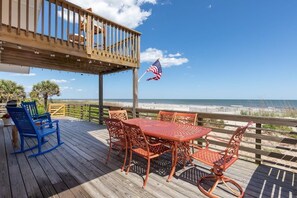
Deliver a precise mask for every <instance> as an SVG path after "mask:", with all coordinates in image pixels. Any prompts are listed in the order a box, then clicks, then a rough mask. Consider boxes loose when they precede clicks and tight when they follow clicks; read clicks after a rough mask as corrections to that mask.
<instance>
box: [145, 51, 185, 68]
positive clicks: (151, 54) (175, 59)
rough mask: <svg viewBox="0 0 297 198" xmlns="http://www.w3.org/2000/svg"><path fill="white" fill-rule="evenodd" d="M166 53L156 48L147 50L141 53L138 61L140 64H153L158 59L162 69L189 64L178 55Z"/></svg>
mask: <svg viewBox="0 0 297 198" xmlns="http://www.w3.org/2000/svg"><path fill="white" fill-rule="evenodd" d="M166 53H167V52H166V51H162V50H159V49H156V48H148V49H146V50H145V51H144V52H141V54H140V60H141V62H154V61H156V60H157V59H158V58H159V59H160V62H161V65H162V66H163V67H172V66H178V65H182V64H184V63H187V62H189V60H188V59H187V58H183V57H181V54H180V53H175V54H168V55H167V54H166Z"/></svg>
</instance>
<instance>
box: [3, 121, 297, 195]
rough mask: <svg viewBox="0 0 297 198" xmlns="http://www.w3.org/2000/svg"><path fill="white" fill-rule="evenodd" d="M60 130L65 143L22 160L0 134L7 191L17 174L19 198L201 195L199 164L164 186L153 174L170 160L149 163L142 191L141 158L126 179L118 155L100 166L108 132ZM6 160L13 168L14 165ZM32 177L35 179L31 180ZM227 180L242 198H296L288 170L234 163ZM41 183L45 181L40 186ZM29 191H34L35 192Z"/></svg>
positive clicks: (82, 125)
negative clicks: (239, 188) (238, 186)
mask: <svg viewBox="0 0 297 198" xmlns="http://www.w3.org/2000/svg"><path fill="white" fill-rule="evenodd" d="M60 126H61V138H62V140H63V141H64V142H65V144H63V145H62V146H61V147H59V148H58V149H55V150H53V151H52V152H50V153H47V154H45V155H42V156H38V157H37V158H27V155H29V154H31V153H32V152H26V153H25V154H18V155H10V154H9V153H8V152H12V151H13V149H12V145H11V142H10V140H11V134H10V131H8V130H7V131H5V133H4V135H6V136H7V137H4V141H3V139H1V134H0V149H1V148H3V147H4V148H5V149H4V154H5V153H6V155H5V157H6V162H5V163H6V164H12V166H7V168H5V167H4V168H3V164H1V162H0V171H1V167H2V169H8V170H7V171H6V174H7V175H6V177H7V179H6V180H5V181H4V182H6V186H7V185H8V186H9V188H10V183H9V181H10V178H9V175H10V176H11V172H15V170H18V172H19V174H18V175H19V176H18V179H20V181H18V182H21V183H23V191H24V195H23V196H25V197H26V196H30V197H42V196H45V197H47V196H50V195H52V196H57V197H88V198H89V197H104V196H105V197H143V198H151V197H162V198H163V197H165V198H166V197H202V196H203V195H202V194H201V192H200V191H199V189H198V188H197V186H196V182H197V180H198V179H199V177H201V176H202V175H204V174H208V173H209V171H208V170H209V168H210V167H207V166H205V165H203V164H202V163H199V162H195V164H196V166H195V167H193V166H189V167H186V168H185V169H178V171H177V173H176V175H175V177H174V179H173V180H172V181H171V182H169V183H168V182H166V178H167V176H168V175H167V174H166V170H165V172H164V173H160V172H157V171H156V170H158V169H159V166H161V164H165V166H170V161H171V160H170V159H171V156H170V155H165V156H163V157H161V158H160V159H159V160H157V159H156V160H154V162H153V164H155V165H152V169H151V172H150V175H149V182H148V185H147V187H146V188H145V189H142V188H141V186H142V182H143V171H144V170H145V168H146V163H145V161H143V160H141V158H139V157H137V156H133V159H135V160H134V161H136V162H138V163H137V164H136V165H135V166H133V167H132V172H130V173H129V174H128V175H125V174H124V173H123V172H121V171H120V167H121V165H122V161H123V156H122V154H121V155H116V153H114V152H113V154H112V155H111V158H110V161H109V163H108V164H105V159H106V154H107V148H108V147H107V143H106V139H107V138H108V133H107V131H106V129H105V127H104V126H98V125H97V124H94V123H89V122H84V121H81V120H75V119H71V121H70V120H64V119H61V120H60ZM0 132H1V129H0ZM48 139H49V142H48V143H46V144H45V145H44V147H45V149H46V148H49V147H51V146H52V145H54V144H56V137H55V136H54V135H51V136H50V137H48ZM26 144H28V145H33V144H35V140H30V139H27V140H26ZM9 148H10V149H11V151H8V149H9ZM2 154H3V150H0V157H1V155H2ZM11 158H12V159H11ZM13 158H14V160H13ZM1 159H2V158H1ZM11 161H14V162H15V163H14V164H13V163H11ZM166 161H168V162H169V164H167V162H166ZM9 162H10V163H9ZM4 166H5V164H4ZM162 166H163V165H162ZM162 171H163V170H162ZM8 173H9V174H8ZM37 173H38V174H39V176H37V175H36V174H37ZM15 175H17V174H15ZM226 175H227V176H229V177H231V178H233V179H235V180H236V181H237V182H238V183H240V184H241V185H242V187H243V188H244V189H245V191H246V192H245V195H246V196H245V197H271V196H272V197H296V196H297V188H296V186H297V181H296V174H295V173H292V172H290V171H286V170H282V169H279V168H274V167H270V166H265V165H260V166H258V165H256V164H254V163H249V162H246V161H243V160H238V161H237V162H236V163H235V164H234V165H233V166H232V167H230V168H229V169H228V170H227V171H226ZM41 178H43V180H44V181H41ZM16 179H17V178H14V180H15V181H14V182H13V184H15V183H16V182H17V181H16ZM1 182H2V180H1V181H0V183H1ZM28 184H32V185H33V186H34V187H30V186H29V185H28ZM44 185H45V186H46V185H47V187H46V189H43V188H44ZM48 186H51V187H48ZM219 186H221V185H219ZM36 188H38V189H36ZM49 188H51V190H50V189H49ZM0 189H1V186H0ZM11 189H12V193H13V194H14V195H16V194H18V195H20V193H18V192H17V190H19V189H16V188H11ZM14 191H15V192H14ZM34 191H37V192H35V193H34ZM53 191H54V193H53ZM38 192H39V194H38ZM0 193H1V190H0ZM9 193H10V190H9ZM217 194H219V195H220V196H222V197H230V195H229V194H228V193H226V192H225V191H224V190H222V188H221V187H219V188H218V191H217ZM0 195H1V194H0ZM0 197H1V196H0ZM8 197H9V196H8ZM21 197H22V196H21Z"/></svg>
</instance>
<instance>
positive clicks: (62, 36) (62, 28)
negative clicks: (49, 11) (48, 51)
mask: <svg viewBox="0 0 297 198" xmlns="http://www.w3.org/2000/svg"><path fill="white" fill-rule="evenodd" d="M61 9H62V18H61V40H60V43H61V45H63V41H64V3H63V2H61Z"/></svg>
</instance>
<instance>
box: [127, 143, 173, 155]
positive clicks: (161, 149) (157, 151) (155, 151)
mask: <svg viewBox="0 0 297 198" xmlns="http://www.w3.org/2000/svg"><path fill="white" fill-rule="evenodd" d="M149 147H150V148H149V152H148V151H146V150H145V149H143V148H132V150H133V152H135V153H136V154H138V155H141V156H143V157H145V158H147V157H149V158H155V157H158V156H160V155H161V154H163V153H165V152H167V151H170V149H169V148H168V147H167V146H165V145H159V146H149Z"/></svg>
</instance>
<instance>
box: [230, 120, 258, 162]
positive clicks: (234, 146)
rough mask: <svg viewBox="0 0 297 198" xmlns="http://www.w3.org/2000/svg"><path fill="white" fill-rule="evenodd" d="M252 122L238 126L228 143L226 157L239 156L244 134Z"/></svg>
mask: <svg viewBox="0 0 297 198" xmlns="http://www.w3.org/2000/svg"><path fill="white" fill-rule="evenodd" d="M252 124H253V122H249V123H248V124H247V125H246V126H242V127H238V128H237V129H236V131H235V132H234V134H233V135H232V137H231V139H230V141H229V143H228V145H227V149H226V152H225V155H227V156H225V157H226V158H232V157H235V158H237V157H238V151H239V147H240V143H241V140H242V137H243V134H244V133H245V131H246V129H247V128H248V127H249V126H250V125H252Z"/></svg>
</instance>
